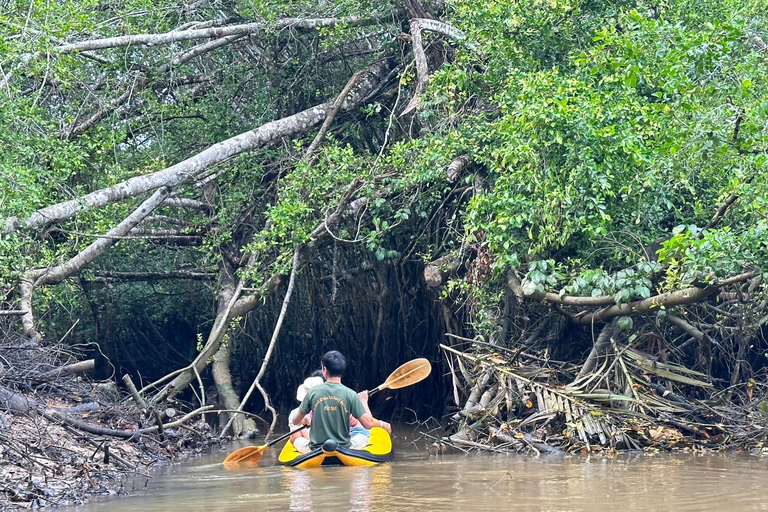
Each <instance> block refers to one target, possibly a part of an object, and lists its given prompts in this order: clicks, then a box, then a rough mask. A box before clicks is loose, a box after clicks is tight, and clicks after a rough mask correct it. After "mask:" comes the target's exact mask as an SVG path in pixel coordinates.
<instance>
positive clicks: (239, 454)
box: [224, 445, 268, 464]
mask: <svg viewBox="0 0 768 512" xmlns="http://www.w3.org/2000/svg"><path fill="white" fill-rule="evenodd" d="M267 448H268V446H267V445H262V446H246V447H245V448H240V449H239V450H235V451H234V452H232V453H230V454H229V455H228V456H227V458H226V459H224V464H231V463H237V462H258V461H259V459H260V458H261V456H262V455H264V450H266V449H267Z"/></svg>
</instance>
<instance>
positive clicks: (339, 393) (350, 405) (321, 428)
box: [293, 350, 392, 449]
mask: <svg viewBox="0 0 768 512" xmlns="http://www.w3.org/2000/svg"><path fill="white" fill-rule="evenodd" d="M320 364H321V365H322V368H323V377H324V378H325V382H324V383H323V384H320V385H319V386H315V387H313V388H312V389H310V390H309V391H308V392H307V395H306V396H305V397H304V400H302V402H301V405H300V406H299V412H298V414H296V416H295V417H294V418H293V424H294V425H310V424H311V425H312V428H311V429H310V431H309V447H310V449H315V448H318V447H320V446H322V444H323V443H324V442H326V441H327V440H328V439H333V440H334V441H336V442H337V443H339V446H343V447H345V448H349V447H350V446H351V442H350V437H349V416H350V415H352V416H353V417H355V418H357V420H358V421H359V422H360V424H361V425H362V426H363V427H365V428H367V429H371V428H373V427H381V428H383V429H384V430H386V431H387V432H390V433H391V432H392V426H391V425H390V424H389V423H387V422H386V421H381V420H374V419H373V416H372V415H371V413H370V411H369V410H368V393H367V392H365V391H364V392H362V393H360V394H359V395H358V394H357V393H355V392H354V391H352V390H351V389H349V388H348V387H347V386H345V385H344V384H342V383H341V376H342V375H343V374H344V370H346V369H347V360H346V359H345V358H344V356H343V355H342V354H341V352H339V351H337V350H332V351H330V352H326V353H325V354H323V357H322V358H321V359H320ZM310 413H312V414H311V418H310V416H309V415H310Z"/></svg>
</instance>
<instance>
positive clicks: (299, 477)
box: [68, 435, 768, 512]
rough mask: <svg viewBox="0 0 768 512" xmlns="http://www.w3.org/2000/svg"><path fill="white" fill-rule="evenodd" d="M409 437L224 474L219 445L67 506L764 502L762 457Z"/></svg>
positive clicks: (736, 505)
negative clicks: (429, 448) (495, 450)
mask: <svg viewBox="0 0 768 512" xmlns="http://www.w3.org/2000/svg"><path fill="white" fill-rule="evenodd" d="M410 441H411V438H410V435H406V436H396V437H395V440H394V442H395V446H396V452H395V454H396V455H395V460H394V461H393V462H391V463H388V464H383V465H380V466H376V467H371V468H354V467H330V468H322V469H313V470H295V469H287V468H282V467H279V466H276V458H277V455H278V452H279V447H276V448H273V449H271V450H268V451H267V452H266V454H265V456H264V458H262V460H261V461H260V462H259V467H256V468H250V469H243V470H241V471H236V472H230V471H226V470H224V468H223V467H222V466H221V464H220V461H221V460H222V459H223V457H224V456H225V455H226V454H227V453H228V452H227V451H221V452H217V453H212V454H210V455H207V456H204V457H200V458H196V459H194V460H191V461H188V462H186V463H183V464H179V465H174V466H168V467H165V468H161V469H160V470H158V471H156V472H155V473H154V474H153V475H154V478H153V479H152V480H149V482H148V483H147V484H146V488H145V482H146V479H140V480H134V481H132V482H130V483H129V486H128V487H129V488H128V490H129V493H130V494H129V495H128V496H123V497H113V498H109V499H106V500H104V499H101V500H99V499H95V500H93V501H92V502H91V503H89V504H88V505H84V506H80V507H74V508H70V509H68V510H75V511H78V512H90V511H95V510H109V511H110V512H112V511H114V512H121V511H137V512H138V511H142V512H143V511H145V510H164V511H173V512H176V511H178V512H189V511H196V510H205V511H221V512H224V511H235V510H237V511H242V510H293V511H307V512H309V511H338V510H350V511H352V510H354V511H361V512H362V511H385V512H389V511H414V512H437V511H456V512H470V511H475V510H478V511H504V510H518V511H528V510H530V511H539V510H541V511H545V510H546V511H582V510H583V511H590V512H600V511H609V512H620V511H624V510H643V511H657V510H658V511H661V510H670V511H672V510H674V511H684V510H696V511H700V510H713V511H715V510H717V511H719V510H723V511H725V510H728V511H741V510H768V456H750V455H743V454H704V455H702V454H693V453H690V454H625V455H618V456H616V457H613V458H607V457H594V456H593V457H585V456H582V455H576V456H567V457H544V456H542V457H527V456H523V455H476V454H475V455H473V454H469V455H463V454H458V455H448V456H442V457H430V456H428V455H427V453H426V452H425V451H424V450H423V449H421V448H422V447H420V446H414V445H413V444H411V443H410ZM257 444H260V443H257ZM421 444H422V445H423V444H424V443H423V442H422V443H421ZM239 446H241V445H238V446H235V448H237V447H239ZM132 487H133V488H134V490H131V488H132Z"/></svg>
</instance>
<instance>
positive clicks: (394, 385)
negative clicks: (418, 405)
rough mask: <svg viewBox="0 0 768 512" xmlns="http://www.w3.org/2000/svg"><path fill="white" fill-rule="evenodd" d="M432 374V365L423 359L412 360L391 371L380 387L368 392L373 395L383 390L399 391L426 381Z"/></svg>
mask: <svg viewBox="0 0 768 512" xmlns="http://www.w3.org/2000/svg"><path fill="white" fill-rule="evenodd" d="M430 372H432V365H431V364H429V361H428V360H427V359H424V358H419V359H413V360H411V361H408V362H407V363H405V364H403V365H401V366H400V367H399V368H398V369H397V370H395V371H393V372H392V373H391V374H390V375H389V377H387V380H386V381H384V383H383V384H382V385H380V386H379V387H377V388H376V389H374V390H373V391H369V392H368V396H371V395H374V394H376V393H378V392H379V391H382V390H384V389H400V388H404V387H407V386H411V385H413V384H416V383H417V382H421V381H423V380H424V379H426V378H427V377H428V376H429V374H430Z"/></svg>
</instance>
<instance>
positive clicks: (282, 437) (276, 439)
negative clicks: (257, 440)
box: [267, 425, 309, 446]
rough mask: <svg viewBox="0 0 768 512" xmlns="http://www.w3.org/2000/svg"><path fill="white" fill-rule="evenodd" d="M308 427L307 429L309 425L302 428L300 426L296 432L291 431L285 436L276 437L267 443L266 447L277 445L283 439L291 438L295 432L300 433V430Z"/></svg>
mask: <svg viewBox="0 0 768 512" xmlns="http://www.w3.org/2000/svg"><path fill="white" fill-rule="evenodd" d="M308 427H309V425H302V426H300V427H299V428H297V429H296V430H291V431H290V432H288V433H286V434H283V435H281V436H279V437H276V438H275V439H273V440H271V441H270V442H268V443H267V446H274V445H276V444H277V443H279V442H280V441H282V440H283V439H286V438H288V437H291V436H292V435H293V434H295V433H296V432H299V431H301V430H304V429H305V428H308Z"/></svg>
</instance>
